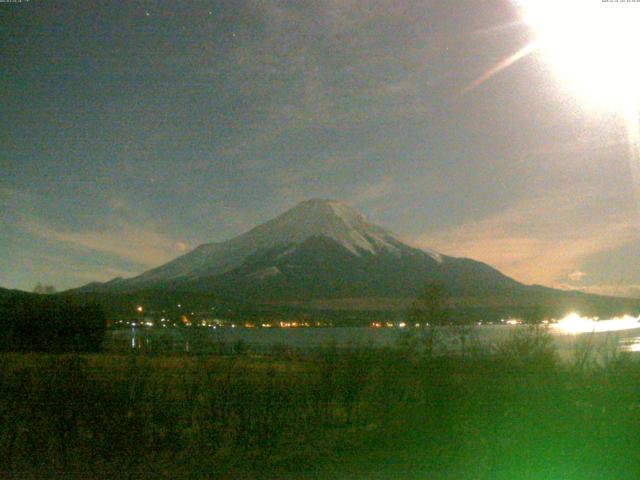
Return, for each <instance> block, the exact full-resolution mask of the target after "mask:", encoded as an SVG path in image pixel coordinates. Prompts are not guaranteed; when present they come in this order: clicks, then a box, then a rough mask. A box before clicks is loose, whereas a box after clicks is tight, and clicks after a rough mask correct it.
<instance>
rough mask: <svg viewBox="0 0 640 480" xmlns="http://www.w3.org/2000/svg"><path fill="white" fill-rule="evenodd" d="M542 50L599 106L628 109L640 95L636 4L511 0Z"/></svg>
mask: <svg viewBox="0 0 640 480" xmlns="http://www.w3.org/2000/svg"><path fill="white" fill-rule="evenodd" d="M513 1H514V2H515V3H516V5H518V7H519V8H520V10H521V12H522V17H523V20H524V21H525V23H527V24H529V25H531V27H532V28H533V29H534V30H535V33H536V37H537V40H536V43H537V44H538V45H539V46H540V50H541V53H542V54H543V55H544V56H545V57H547V58H548V60H550V62H551V63H552V64H553V65H554V70H556V71H557V72H559V74H560V76H561V77H562V78H563V80H564V81H565V82H568V83H569V84H571V86H572V87H573V88H574V89H575V90H576V91H577V92H579V94H580V95H581V96H582V97H584V100H585V101H586V102H587V103H589V104H591V105H594V106H597V107H605V108H607V109H610V108H613V109H615V110H617V111H621V110H622V111H624V110H626V109H627V108H628V107H629V105H630V104H631V105H633V107H634V108H636V107H637V105H638V100H639V99H640V56H639V55H638V45H640V28H639V26H640V3H636V2H624V3H619V2H603V1H602V0H562V1H558V0H513Z"/></svg>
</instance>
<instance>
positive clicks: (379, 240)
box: [245, 199, 398, 255]
mask: <svg viewBox="0 0 640 480" xmlns="http://www.w3.org/2000/svg"><path fill="white" fill-rule="evenodd" d="M245 235H246V236H247V239H248V240H250V241H251V242H252V243H253V244H254V246H257V247H258V248H273V247H277V246H280V245H287V244H298V243H301V242H303V241H304V240H306V239H308V238H310V237H313V236H325V237H328V238H331V239H333V240H335V241H336V242H338V243H339V244H341V245H342V246H343V247H345V248H346V249H347V250H349V251H350V252H352V253H354V254H355V255H359V254H360V253H359V251H361V250H364V251H368V252H370V253H376V252H378V251H380V250H388V251H392V252H396V251H397V250H398V246H397V244H398V240H397V239H396V238H395V237H394V236H393V235H392V234H391V233H390V232H388V231H386V230H385V229H383V228H381V227H378V226H376V225H373V224H371V223H369V222H367V220H366V219H365V218H364V217H363V216H362V215H361V214H360V213H358V212H357V211H356V210H354V209H353V208H351V207H349V206H348V205H346V204H345V203H343V202H339V201H335V200H320V199H313V200H306V201H304V202H302V203H299V204H298V205H296V206H295V207H293V208H292V209H291V210H288V211H286V212H285V213H283V214H282V215H280V216H278V217H276V218H274V219H273V220H271V221H269V222H267V223H265V224H263V225H260V226H258V227H256V228H254V229H253V230H251V231H249V232H248V233H246V234H245Z"/></svg>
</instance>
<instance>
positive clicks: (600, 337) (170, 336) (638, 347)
mask: <svg viewBox="0 0 640 480" xmlns="http://www.w3.org/2000/svg"><path fill="white" fill-rule="evenodd" d="M526 328H527V327H526V326H522V325H483V326H475V327H472V328H471V329H465V330H464V331H463V330H461V329H455V328H448V329H443V331H442V334H441V338H442V339H443V342H442V343H443V344H444V345H445V346H446V348H448V349H450V350H454V351H455V350H460V349H461V348H463V345H464V348H470V347H471V346H475V347H480V348H491V347H492V346H494V345H498V344H500V343H501V342H504V341H505V340H507V339H509V338H510V337H511V336H513V335H515V334H518V333H522V332H523V329H526ZM548 331H549V333H551V336H552V339H553V341H554V342H555V344H556V346H557V348H558V352H559V353H560V355H561V356H562V357H563V358H566V359H570V358H571V357H572V355H575V354H576V352H577V351H578V350H581V349H585V348H588V349H590V350H591V351H592V352H593V353H594V354H596V355H598V356H599V357H601V356H606V355H611V354H612V353H614V352H620V351H626V352H640V325H638V327H637V328H626V329H623V330H614V331H596V332H580V333H575V332H572V333H567V332H565V331H562V330H559V329H557V328H554V326H549V327H548ZM427 335H428V334H427V332H426V331H425V330H422V329H415V328H367V327H361V328H348V327H332V328H241V327H238V328H230V327H223V328H220V327H219V328H215V329H214V328H205V327H199V328H166V329H157V328H153V329H152V328H128V329H118V330H112V331H110V332H109V335H108V338H107V342H106V347H107V350H109V351H125V350H139V351H146V352H155V353H191V354H206V353H231V352H233V351H238V350H239V349H242V350H244V351H246V350H248V349H250V350H251V351H254V352H258V353H260V352H268V351H270V350H274V349H291V350H303V351H304V350H313V349H316V348H319V347H322V346H331V345H335V346H337V347H348V346H353V345H360V346H370V347H378V348H381V347H397V346H401V345H402V344H403V343H406V342H412V341H415V342H420V341H423V340H424V339H426V337H427Z"/></svg>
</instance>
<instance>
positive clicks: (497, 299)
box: [76, 199, 638, 315]
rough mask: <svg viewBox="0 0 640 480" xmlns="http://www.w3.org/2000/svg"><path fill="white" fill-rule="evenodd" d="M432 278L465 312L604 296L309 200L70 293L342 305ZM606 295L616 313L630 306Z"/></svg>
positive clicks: (408, 289)
mask: <svg viewBox="0 0 640 480" xmlns="http://www.w3.org/2000/svg"><path fill="white" fill-rule="evenodd" d="M433 282H437V283H440V284H442V285H444V286H445V287H446V289H447V290H448V291H449V292H450V293H451V294H452V296H453V297H454V298H455V299H456V301H457V302H458V303H460V304H464V305H466V306H467V307H469V308H490V309H493V310H495V311H499V312H502V311H503V310H502V307H505V306H506V307H509V308H511V307H513V306H514V305H520V306H522V305H526V306H527V308H533V307H532V306H537V305H546V306H551V307H553V308H554V309H556V310H557V311H560V310H562V309H567V308H577V307H579V306H580V305H587V307H588V308H589V309H590V310H589V311H593V312H597V313H602V312H604V311H605V309H599V307H598V309H592V308H591V307H590V306H592V305H600V304H602V299H603V298H604V297H597V296H593V295H586V294H579V293H575V292H564V291H558V290H553V289H549V288H545V287H536V286H526V285H523V284H521V283H519V282H517V281H515V280H513V279H511V278H509V277H507V276H506V275H503V274H502V273H500V272H499V271H498V270H496V269H494V268H492V267H490V266H489V265H486V264H484V263H482V262H477V261H474V260H471V259H466V258H454V257H450V256H446V255H441V254H439V253H437V252H434V251H430V250H421V249H417V248H413V247H410V246H408V245H406V244H404V243H403V242H401V241H400V240H399V239H398V238H397V237H396V236H395V235H393V234H392V233H390V232H389V231H387V230H385V229H384V228H382V227H379V226H377V225H374V224H372V223H370V222H368V221H367V220H366V219H365V218H364V217H363V216H362V215H360V214H359V213H358V212H356V211H355V210H353V209H352V208H350V207H348V206H347V205H345V204H344V203H342V202H337V201H331V200H317V199H316V200H308V201H305V202H302V203H300V204H298V205H297V206H295V207H294V208H292V209H290V210H288V211H286V212H285V213H283V214H282V215H280V216H278V217H276V218H274V219H273V220H270V221H268V222H266V223H264V224H262V225H259V226H257V227H255V228H253V229H252V230H250V231H248V232H246V233H244V234H242V235H239V236H237V237H235V238H233V239H231V240H228V241H226V242H219V243H208V244H204V245H201V246H199V247H197V248H196V249H194V250H193V251H191V252H189V253H187V254H185V255H183V256H181V257H178V258H176V259H175V260H173V261H171V262H168V263H166V264H164V265H161V266H159V267H157V268H153V269H151V270H148V271H146V272H144V273H142V274H141V275H139V276H137V277H134V278H130V279H120V278H118V279H114V280H111V281H110V282H106V283H102V284H100V283H92V284H89V285H86V286H85V287H82V288H80V289H78V290H76V292H77V293H96V294H109V295H120V296H122V295H129V296H131V295H136V294H140V292H144V295H145V297H144V298H145V299H157V298H169V297H171V298H186V297H187V296H189V295H191V296H193V295H196V296H198V297H199V298H201V299H205V298H208V299H210V300H214V299H215V300H216V301H233V302H237V303H239V304H272V305H273V304H280V305H282V304H290V305H291V304H297V305H300V304H304V303H305V302H306V303H307V304H310V303H311V302H317V301H323V302H325V301H338V300H339V301H341V302H342V304H344V301H345V300H347V299H370V300H373V299H387V300H390V299H404V300H406V299H411V298H415V296H416V295H417V294H418V293H419V292H420V290H421V289H422V288H423V287H424V285H425V284H427V283H433ZM606 300H607V302H609V303H608V304H611V305H614V306H615V311H616V312H617V311H628V307H629V306H630V305H631V306H634V305H636V303H638V302H636V303H629V302H628V301H622V300H621V299H618V300H610V299H606ZM405 303H406V302H405ZM324 304H325V305H326V304H327V303H326V302H325V303H324ZM365 304H366V302H365ZM377 304H378V305H380V302H378V303H377ZM603 305H604V304H603ZM556 307H557V308H556ZM536 308H537V307H536ZM556 310H554V311H556ZM504 311H505V312H506V313H508V312H509V311H513V310H509V309H507V310H504ZM584 311H585V312H586V311H587V310H584ZM612 311H613V310H612ZM482 315H484V314H482Z"/></svg>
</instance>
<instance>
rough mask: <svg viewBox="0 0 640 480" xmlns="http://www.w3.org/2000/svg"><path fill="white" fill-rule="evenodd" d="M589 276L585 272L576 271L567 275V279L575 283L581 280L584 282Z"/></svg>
mask: <svg viewBox="0 0 640 480" xmlns="http://www.w3.org/2000/svg"><path fill="white" fill-rule="evenodd" d="M587 275H588V274H587V273H585V272H581V271H580V270H576V271H575V272H571V273H570V274H569V275H567V277H568V278H569V280H573V281H574V282H579V281H580V280H582V279H583V278H584V277H586V276H587Z"/></svg>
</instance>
